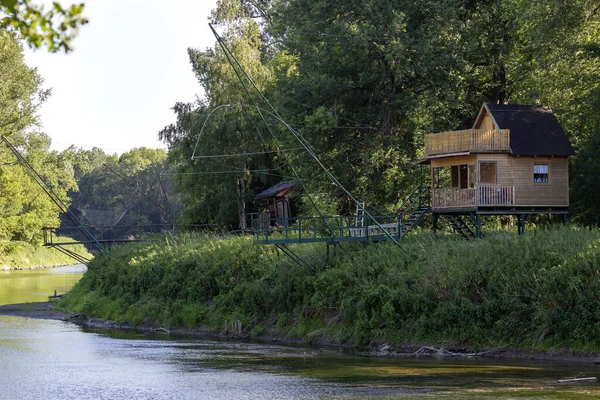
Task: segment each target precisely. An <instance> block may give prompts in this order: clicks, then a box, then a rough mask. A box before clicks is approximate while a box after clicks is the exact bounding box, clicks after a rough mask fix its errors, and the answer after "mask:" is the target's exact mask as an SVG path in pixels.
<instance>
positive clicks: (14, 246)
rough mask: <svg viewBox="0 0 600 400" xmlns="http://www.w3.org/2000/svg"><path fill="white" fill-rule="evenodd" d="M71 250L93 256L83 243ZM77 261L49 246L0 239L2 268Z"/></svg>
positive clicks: (49, 265) (0, 263)
mask: <svg viewBox="0 0 600 400" xmlns="http://www.w3.org/2000/svg"><path fill="white" fill-rule="evenodd" d="M56 239H57V241H64V242H70V241H73V239H70V238H66V237H57V238H56ZM70 250H72V251H74V252H76V253H77V254H80V255H82V256H84V257H86V258H91V257H92V255H91V254H90V253H89V252H88V251H87V250H86V249H85V247H84V246H83V245H75V246H71V247H70ZM75 262H76V261H74V260H73V259H72V258H71V257H69V256H67V255H65V254H63V253H61V252H59V251H57V250H55V249H51V248H49V247H42V246H34V245H32V244H30V243H27V242H20V241H0V269H1V268H9V269H20V268H31V267H53V266H57V265H65V264H73V263H75Z"/></svg>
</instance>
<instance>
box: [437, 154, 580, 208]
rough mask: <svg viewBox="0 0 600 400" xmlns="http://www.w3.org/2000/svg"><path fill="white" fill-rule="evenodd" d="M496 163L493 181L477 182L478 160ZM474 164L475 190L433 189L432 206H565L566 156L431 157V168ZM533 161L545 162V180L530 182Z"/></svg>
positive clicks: (531, 180) (486, 155)
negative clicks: (492, 182)
mask: <svg viewBox="0 0 600 400" xmlns="http://www.w3.org/2000/svg"><path fill="white" fill-rule="evenodd" d="M480 162H495V163H496V184H495V185H493V184H486V183H480V182H479V163H480ZM464 164H467V165H473V164H475V165H477V179H476V182H477V183H476V188H477V190H476V191H473V189H458V188H433V189H434V192H435V193H433V198H432V200H433V204H432V205H433V207H434V208H460V207H472V206H514V207H567V206H568V205H569V170H568V162H567V158H566V157H515V156H512V155H510V154H477V155H471V156H459V157H443V158H437V159H432V160H431V166H432V171H433V168H439V167H448V166H452V165H464ZM534 164H536V165H537V164H542V165H546V164H547V165H548V182H543V183H536V182H534V181H533V166H534Z"/></svg>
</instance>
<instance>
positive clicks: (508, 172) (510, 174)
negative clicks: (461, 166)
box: [477, 154, 514, 185]
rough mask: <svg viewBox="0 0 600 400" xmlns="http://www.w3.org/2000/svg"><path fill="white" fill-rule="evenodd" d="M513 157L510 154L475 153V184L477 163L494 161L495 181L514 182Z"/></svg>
mask: <svg viewBox="0 0 600 400" xmlns="http://www.w3.org/2000/svg"><path fill="white" fill-rule="evenodd" d="M513 160H514V157H513V156H511V155H510V154H478V155H477V184H479V181H480V176H479V163H481V162H495V163H496V183H497V184H498V185H513V184H514V165H513Z"/></svg>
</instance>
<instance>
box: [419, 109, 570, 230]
mask: <svg viewBox="0 0 600 400" xmlns="http://www.w3.org/2000/svg"><path fill="white" fill-rule="evenodd" d="M574 154H575V152H574V150H573V147H572V146H571V144H570V143H569V139H568V138H567V136H566V134H565V132H564V131H563V129H562V128H561V126H560V124H559V123H558V120H557V119H556V117H555V116H554V114H553V113H552V111H551V110H550V109H548V108H546V107H539V106H531V105H515V104H510V105H504V104H483V106H482V107H481V110H480V112H479V115H478V116H477V118H476V120H475V123H474V124H473V128H472V129H468V130H462V131H453V132H442V133H435V134H430V135H426V136H425V153H424V157H423V158H422V159H421V160H420V162H421V163H423V164H429V165H431V182H432V185H431V212H432V213H433V223H434V228H435V227H436V226H437V221H438V219H439V217H440V216H446V217H448V220H449V221H450V223H451V224H452V226H453V227H455V229H459V230H460V229H461V226H463V225H466V221H465V219H464V217H468V219H470V220H471V221H472V223H473V225H475V229H476V231H477V236H479V235H480V217H481V216H482V215H494V214H496V215H498V214H504V215H506V214H509V215H510V214H512V215H517V216H518V217H519V230H520V231H521V230H522V229H523V228H524V219H525V217H526V215H528V214H563V215H566V214H567V212H568V207H569V173H568V157H569V156H572V155H574Z"/></svg>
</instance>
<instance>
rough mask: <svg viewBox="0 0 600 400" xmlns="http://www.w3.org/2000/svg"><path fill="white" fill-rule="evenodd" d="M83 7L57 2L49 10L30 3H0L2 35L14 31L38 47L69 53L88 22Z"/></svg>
mask: <svg viewBox="0 0 600 400" xmlns="http://www.w3.org/2000/svg"><path fill="white" fill-rule="evenodd" d="M83 8H84V4H83V3H79V4H72V5H70V6H69V7H63V6H62V5H61V4H60V3H59V2H53V3H52V6H51V7H50V8H49V9H46V8H44V6H43V5H37V4H33V3H32V2H30V1H28V0H0V33H1V32H2V30H10V31H13V32H17V33H19V34H20V36H21V37H23V38H25V39H26V40H27V41H28V43H29V44H30V45H31V46H32V47H34V48H39V47H42V46H46V47H47V48H48V50H49V51H50V52H57V51H61V50H62V51H65V52H69V51H70V50H71V40H72V39H73V38H74V37H75V36H76V35H77V31H78V29H79V27H80V26H82V25H85V24H87V22H88V20H87V18H85V17H84V16H83Z"/></svg>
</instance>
